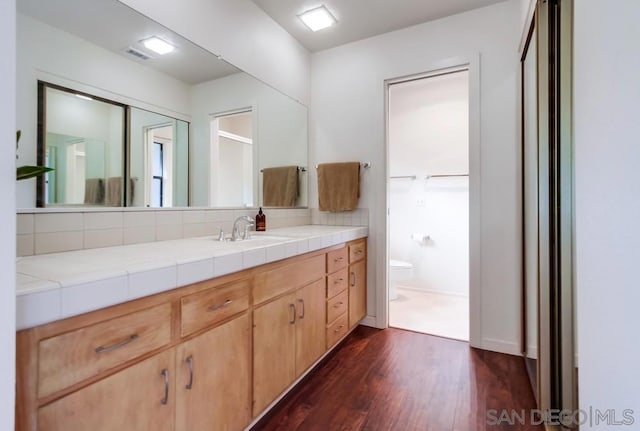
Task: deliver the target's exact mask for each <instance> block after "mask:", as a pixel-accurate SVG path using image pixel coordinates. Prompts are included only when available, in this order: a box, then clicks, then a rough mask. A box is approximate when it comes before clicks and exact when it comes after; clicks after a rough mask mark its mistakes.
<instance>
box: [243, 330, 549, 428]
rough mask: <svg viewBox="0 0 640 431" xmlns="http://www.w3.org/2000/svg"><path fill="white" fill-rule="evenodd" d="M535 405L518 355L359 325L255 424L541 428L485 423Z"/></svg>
mask: <svg viewBox="0 0 640 431" xmlns="http://www.w3.org/2000/svg"><path fill="white" fill-rule="evenodd" d="M532 408H534V400H533V395H532V393H531V389H530V386H529V383H528V381H527V373H526V370H525V365H524V362H523V359H522V358H521V357H517V356H510V355H502V354H498V353H492V352H486V351H482V350H476V349H472V348H470V347H469V345H468V344H467V343H464V342H460V341H454V340H448V339H445V338H438V337H433V336H429V335H424V334H419V333H415V332H409V331H404V330H400V329H387V330H383V331H381V330H377V329H372V328H366V327H362V326H360V327H359V328H357V329H356V330H355V331H354V332H353V333H352V334H351V335H350V336H349V337H348V338H347V339H346V340H345V342H344V343H343V344H342V345H341V346H339V347H338V349H336V351H335V352H334V353H333V354H332V355H331V356H330V357H329V358H328V359H326V360H325V361H324V362H323V363H322V364H320V365H319V366H318V367H317V368H316V370H314V371H313V372H312V373H311V375H310V376H309V377H308V378H307V379H306V380H305V381H304V382H302V383H301V384H300V385H299V386H298V388H296V389H294V391H293V392H292V393H290V394H289V395H288V396H287V397H286V398H285V399H284V400H282V401H281V402H280V404H278V405H277V406H276V407H275V408H274V409H273V410H272V411H271V412H270V414H269V415H268V416H267V417H265V418H264V419H263V420H262V421H261V422H260V423H258V424H257V425H256V426H255V427H253V430H254V431H257V430H287V431H289V430H318V431H320V430H322V431H334V430H336V431H338V430H340V431H343V430H344V431H346V430H398V431H410V430H420V431H425V430H433V431H445V430H456V431H479V430H542V428H541V427H533V426H530V425H526V426H523V425H519V424H518V420H516V421H515V422H516V424H515V425H510V424H509V423H508V421H505V420H502V421H501V423H500V424H498V425H490V424H488V423H487V419H488V418H489V419H491V418H490V417H488V416H487V411H488V410H489V409H495V410H496V411H497V413H496V414H494V415H493V416H494V419H495V418H498V417H500V416H499V415H500V412H501V411H502V409H508V410H509V414H510V415H511V410H516V413H517V414H520V413H521V411H522V410H523V409H525V410H526V412H527V415H528V414H529V409H532ZM504 418H505V417H502V419H504ZM495 422H496V421H494V423H495Z"/></svg>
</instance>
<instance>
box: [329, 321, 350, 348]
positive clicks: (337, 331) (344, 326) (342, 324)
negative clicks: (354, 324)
mask: <svg viewBox="0 0 640 431" xmlns="http://www.w3.org/2000/svg"><path fill="white" fill-rule="evenodd" d="M348 330H349V317H348V316H347V315H346V314H345V315H343V316H342V317H340V318H338V320H336V321H335V322H333V323H332V324H331V325H329V326H328V327H327V349H328V348H329V347H331V346H333V345H334V344H336V343H337V342H338V340H340V339H341V338H342V337H344V336H345V335H346V334H347V331H348Z"/></svg>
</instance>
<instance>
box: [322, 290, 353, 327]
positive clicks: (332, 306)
mask: <svg viewBox="0 0 640 431" xmlns="http://www.w3.org/2000/svg"><path fill="white" fill-rule="evenodd" d="M348 309H349V291H348V290H345V291H344V292H342V293H341V294H339V295H338V296H336V297H334V298H331V299H329V300H328V301H327V323H328V324H331V323H333V321H334V320H336V319H337V318H338V317H340V316H341V315H342V314H343V313H346V312H347V310H348Z"/></svg>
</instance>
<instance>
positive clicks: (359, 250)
mask: <svg viewBox="0 0 640 431" xmlns="http://www.w3.org/2000/svg"><path fill="white" fill-rule="evenodd" d="M363 251H364V250H362V249H361V248H359V249H357V250H356V254H362V252H363Z"/></svg>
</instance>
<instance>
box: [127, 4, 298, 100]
mask: <svg viewBox="0 0 640 431" xmlns="http://www.w3.org/2000/svg"><path fill="white" fill-rule="evenodd" d="M120 1H121V2H122V3H124V4H127V5H129V6H131V7H132V8H134V9H136V10H138V11H139V12H141V13H143V14H144V15H147V16H148V17H150V18H152V19H154V20H155V21H157V22H159V23H160V24H162V25H164V26H166V27H169V28H170V29H171V30H173V31H175V32H176V33H179V34H180V35H182V36H184V37H186V38H187V39H189V40H191V41H192V42H194V43H195V44H197V45H200V46H201V47H203V48H204V49H206V50H208V51H210V52H212V53H214V54H216V55H220V56H222V58H223V59H225V60H227V61H229V62H230V63H232V64H233V65H234V66H236V67H238V68H240V69H242V70H243V71H245V72H247V73H249V74H250V75H253V76H255V77H257V78H258V79H260V80H262V81H264V82H266V83H268V84H269V85H272V86H274V87H275V88H277V89H279V90H280V91H282V92H284V93H285V94H288V95H289V96H291V97H293V98H294V99H296V100H299V101H300V102H302V103H304V104H308V102H309V52H308V51H307V50H306V48H304V47H303V46H302V45H300V43H298V41H296V40H295V39H294V38H293V37H292V36H291V35H290V34H289V33H287V32H286V31H285V30H284V29H283V28H282V27H280V26H279V25H278V24H277V23H276V22H275V21H273V19H271V17H269V16H268V15H267V14H266V13H265V12H264V11H263V10H262V9H260V8H259V7H258V6H257V5H256V4H255V3H253V2H252V1H251V0H232V1H230V0H183V1H179V2H158V1H156V0H120Z"/></svg>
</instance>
